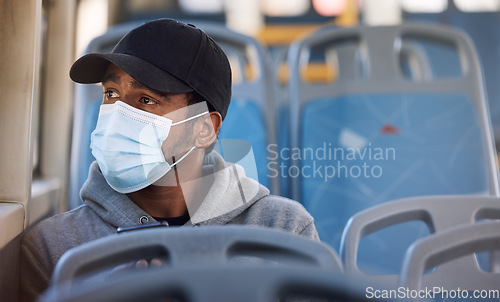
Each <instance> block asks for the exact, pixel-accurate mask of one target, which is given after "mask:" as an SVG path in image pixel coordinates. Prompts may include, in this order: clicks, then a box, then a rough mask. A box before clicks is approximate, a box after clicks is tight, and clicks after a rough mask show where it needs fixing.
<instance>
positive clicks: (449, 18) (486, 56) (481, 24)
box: [404, 6, 500, 141]
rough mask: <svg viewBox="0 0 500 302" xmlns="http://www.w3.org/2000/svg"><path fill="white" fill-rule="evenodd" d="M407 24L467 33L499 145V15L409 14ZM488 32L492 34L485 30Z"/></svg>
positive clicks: (454, 11) (450, 10)
mask: <svg viewBox="0 0 500 302" xmlns="http://www.w3.org/2000/svg"><path fill="white" fill-rule="evenodd" d="M404 19H405V20H409V21H412V22H415V21H416V22H428V23H431V22H432V23H435V24H441V25H446V26H453V27H456V28H460V29H461V30H463V31H465V32H466V33H467V34H468V35H469V36H470V37H471V39H472V41H473V42H474V45H475V46H476V49H477V53H478V56H479V60H480V61H481V63H482V67H483V71H484V83H485V86H486V91H487V95H488V104H489V107H490V115H491V121H492V124H493V130H494V133H495V139H496V141H500V87H499V85H498V84H497V83H498V82H497V81H498V80H497V79H498V78H499V77H500V51H499V48H500V37H499V36H498V35H497V34H496V32H498V30H500V18H498V13H497V12H486V11H481V12H464V11H462V10H459V9H457V8H456V7H453V6H448V9H446V10H444V11H443V12H441V13H433V14H429V13H406V14H405V15H404ZM485 28H488V29H489V30H484V29H485Z"/></svg>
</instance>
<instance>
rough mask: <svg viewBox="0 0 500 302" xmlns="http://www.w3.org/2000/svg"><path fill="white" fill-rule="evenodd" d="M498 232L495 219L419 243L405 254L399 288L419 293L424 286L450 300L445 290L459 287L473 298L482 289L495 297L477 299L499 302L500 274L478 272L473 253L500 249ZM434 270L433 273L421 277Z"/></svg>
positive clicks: (425, 239) (449, 231)
mask: <svg viewBox="0 0 500 302" xmlns="http://www.w3.org/2000/svg"><path fill="white" fill-rule="evenodd" d="M499 230H500V221H498V220H497V221H489V222H480V223H475V224H471V225H463V226H458V227H456V228H452V229H449V230H446V231H443V232H439V233H436V234H433V235H432V236H429V237H427V238H422V239H420V240H418V241H417V242H415V243H414V244H413V245H412V246H411V247H410V249H409V250H408V252H407V253H406V255H405V260H404V264H403V270H402V272H401V278H400V285H401V286H404V287H406V288H408V289H412V290H420V289H422V288H424V287H426V286H427V287H428V288H431V287H432V288H435V287H438V288H439V289H440V291H442V292H443V293H442V297H443V298H445V299H450V297H449V294H446V293H445V292H444V291H456V290H457V289H458V288H460V290H462V291H468V292H469V293H468V295H472V293H473V292H474V291H482V290H485V291H486V292H483V293H485V294H487V293H490V294H491V293H495V292H496V295H494V296H490V297H478V298H483V299H484V300H481V301H498V298H499V295H498V284H500V273H498V272H497V273H490V272H485V271H483V270H481V269H480V268H479V267H478V265H477V262H476V258H475V257H474V255H473V254H474V253H478V252H483V251H492V250H497V251H498V250H500V232H499ZM434 267H435V270H434V271H432V272H430V273H427V274H424V273H425V272H426V271H428V270H430V269H432V268H434ZM451 276H454V277H455V278H451ZM490 290H493V291H490ZM462 296H464V294H462ZM451 298H454V297H451ZM474 298H476V297H474ZM446 301H449V300H446Z"/></svg>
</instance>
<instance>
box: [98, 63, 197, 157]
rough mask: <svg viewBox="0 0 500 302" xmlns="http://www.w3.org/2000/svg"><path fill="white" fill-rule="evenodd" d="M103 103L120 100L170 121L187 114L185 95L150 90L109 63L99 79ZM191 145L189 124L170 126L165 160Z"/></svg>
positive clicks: (181, 153) (182, 151)
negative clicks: (100, 80) (100, 79)
mask: <svg viewBox="0 0 500 302" xmlns="http://www.w3.org/2000/svg"><path fill="white" fill-rule="evenodd" d="M102 87H103V93H104V96H103V104H113V103H115V102H116V101H118V100H120V101H122V102H124V103H126V104H128V105H130V106H132V107H135V108H137V109H140V110H144V111H147V112H150V113H153V114H156V115H159V116H164V117H166V118H169V119H171V120H172V121H173V122H174V123H175V122H177V121H181V120H184V119H185V118H186V117H188V116H187V115H188V113H189V110H188V107H187V105H188V100H187V95H186V94H164V93H158V92H155V91H152V90H150V89H149V88H147V87H145V86H144V85H142V84H141V83H139V82H137V81H136V80H134V79H133V78H132V77H131V76H130V75H128V74H127V73H126V72H125V71H123V70H122V69H120V68H118V67H117V66H116V65H114V64H110V66H109V67H108V70H107V72H106V74H105V75H104V77H103V81H102ZM192 146H193V138H192V125H191V124H190V123H182V124H179V125H176V126H173V127H172V128H171V130H170V133H169V135H168V138H167V140H166V141H165V142H163V145H162V149H163V153H164V155H165V159H166V160H167V161H168V162H169V163H170V164H172V162H173V160H172V156H175V159H176V160H177V159H178V158H180V157H181V156H182V155H183V154H184V153H186V152H187V151H188V150H189V149H190V148H191V147H192Z"/></svg>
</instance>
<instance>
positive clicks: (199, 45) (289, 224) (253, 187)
mask: <svg viewBox="0 0 500 302" xmlns="http://www.w3.org/2000/svg"><path fill="white" fill-rule="evenodd" d="M70 76H71V78H72V79H73V80H74V81H76V82H79V83H102V86H103V92H104V96H103V105H102V106H101V110H100V113H99V118H98V122H97V126H96V129H95V130H94V132H93V133H92V137H91V148H92V153H93V155H94V157H95V158H96V162H94V163H93V164H92V166H91V167H90V171H89V177H88V179H87V181H86V183H85V184H84V186H83V188H82V190H81V197H82V199H83V201H84V205H83V206H81V207H79V208H77V209H74V210H72V211H70V212H67V213H63V214H60V215H56V216H54V217H52V218H49V219H47V220H44V221H42V222H41V223H39V224H38V225H37V226H35V227H34V228H33V229H32V230H30V231H29V232H28V233H27V234H26V235H25V236H24V238H23V240H22V243H21V254H22V257H21V285H20V287H21V300H22V301H31V300H34V299H35V298H36V297H37V295H39V294H40V293H41V292H42V291H44V290H45V289H46V288H47V286H48V284H49V280H50V276H51V274H52V271H53V269H54V266H55V265H56V263H57V261H58V259H59V258H60V257H61V256H62V254H63V253H64V252H66V251H67V250H69V249H71V248H73V247H76V246H78V245H81V244H83V243H85V242H88V241H91V240H95V239H98V238H101V237H104V236H108V235H111V234H114V233H116V231H117V228H127V227H134V226H140V225H142V224H149V223H155V222H158V221H162V222H164V223H165V224H168V225H171V226H172V225H183V226H192V225H198V226H203V225H210V224H248V225H260V226H266V227H272V228H279V229H283V230H286V231H289V232H292V233H295V234H299V235H303V236H307V237H309V238H313V239H316V240H317V239H318V235H317V232H316V229H315V226H314V223H313V219H312V217H311V216H310V215H309V214H308V213H307V212H306V211H305V210H304V208H303V207H302V206H301V205H300V204H298V203H297V202H294V201H291V200H288V199H285V198H282V197H276V196H270V195H269V190H268V189H267V188H265V187H263V186H262V185H259V184H258V183H257V182H256V181H254V180H252V179H250V178H248V177H246V176H245V173H244V171H243V169H242V168H241V167H240V166H237V165H232V164H228V163H226V162H225V161H224V160H223V159H222V157H221V155H220V154H219V153H217V152H215V151H213V152H211V151H212V149H214V148H215V149H217V134H218V131H219V129H220V126H221V124H222V122H223V120H224V117H225V115H226V112H227V109H228V106H229V102H230V98H231V70H230V66H229V62H228V60H227V58H226V56H225V54H224V53H223V51H222V50H221V49H220V47H219V46H218V45H217V44H216V43H215V42H214V41H213V40H212V39H211V38H209V37H208V36H207V35H206V34H205V33H204V32H203V31H202V30H200V29H198V28H196V27H194V26H192V25H186V24H183V23H181V22H178V21H175V20H171V19H161V20H156V21H152V22H149V23H146V24H144V25H142V26H140V27H138V28H136V29H134V30H132V31H131V32H130V33H128V34H127V35H126V36H125V37H124V38H123V39H122V40H121V41H120V42H119V43H118V44H117V45H116V47H115V49H114V50H113V52H112V53H110V54H88V55H85V56H83V57H82V58H80V59H79V60H77V61H76V62H75V63H74V64H73V66H72V68H71V71H70ZM143 265H147V263H146V264H144V263H143Z"/></svg>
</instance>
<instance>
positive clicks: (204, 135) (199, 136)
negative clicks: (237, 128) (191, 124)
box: [194, 111, 222, 149]
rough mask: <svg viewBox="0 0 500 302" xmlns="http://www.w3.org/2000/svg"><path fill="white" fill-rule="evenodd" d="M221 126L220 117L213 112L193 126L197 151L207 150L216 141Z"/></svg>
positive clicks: (217, 113)
mask: <svg viewBox="0 0 500 302" xmlns="http://www.w3.org/2000/svg"><path fill="white" fill-rule="evenodd" d="M221 125H222V116H221V115H220V113H219V112H217V111H213V112H210V114H209V115H204V116H203V117H202V118H200V119H199V121H198V122H197V123H196V126H195V133H194V135H195V137H196V140H195V146H196V148H199V149H205V148H208V147H209V146H210V145H211V144H212V143H213V142H214V141H215V140H216V139H217V134H218V133H219V130H220V127H221Z"/></svg>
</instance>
